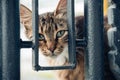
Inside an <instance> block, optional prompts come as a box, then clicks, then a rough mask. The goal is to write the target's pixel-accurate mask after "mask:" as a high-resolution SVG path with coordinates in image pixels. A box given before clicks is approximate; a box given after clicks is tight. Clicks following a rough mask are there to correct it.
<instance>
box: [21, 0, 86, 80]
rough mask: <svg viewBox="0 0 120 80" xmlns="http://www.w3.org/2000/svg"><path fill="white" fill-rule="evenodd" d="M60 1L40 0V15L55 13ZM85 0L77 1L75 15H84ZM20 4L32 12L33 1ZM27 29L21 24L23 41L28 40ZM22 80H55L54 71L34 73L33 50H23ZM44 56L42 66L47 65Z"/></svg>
mask: <svg viewBox="0 0 120 80" xmlns="http://www.w3.org/2000/svg"><path fill="white" fill-rule="evenodd" d="M58 2H59V0H39V14H42V13H45V12H53V11H54V10H55V9H56V7H57V4H58ZM83 2H84V0H75V15H76V16H77V15H83V12H84V3H83ZM20 4H23V5H25V6H26V7H28V8H29V9H30V10H31V8H32V1H31V0H20ZM24 31H25V29H24V27H23V25H22V24H21V39H22V40H28V39H27V38H26V36H25V32H24ZM20 57H21V64H20V65H21V80H55V77H54V75H53V74H54V73H53V72H52V71H38V72H36V71H34V70H33V69H32V49H21V56H20ZM46 64H47V63H46V60H45V58H44V57H43V56H41V57H40V65H46Z"/></svg>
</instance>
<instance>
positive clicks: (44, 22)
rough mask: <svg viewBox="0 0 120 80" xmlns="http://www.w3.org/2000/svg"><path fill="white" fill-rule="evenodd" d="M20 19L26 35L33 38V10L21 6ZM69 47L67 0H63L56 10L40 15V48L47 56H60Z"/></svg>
mask: <svg viewBox="0 0 120 80" xmlns="http://www.w3.org/2000/svg"><path fill="white" fill-rule="evenodd" d="M20 19H21V20H20V21H21V23H23V24H24V26H25V29H26V36H27V37H28V38H29V39H30V38H32V11H30V10H29V9H28V8H26V7H25V6H23V5H21V6H20ZM65 47H68V28H67V21H66V0H61V1H60V2H59V4H58V6H57V8H56V10H55V11H54V12H48V13H45V14H41V15H39V50H40V51H41V53H42V54H43V55H45V56H50V57H52V56H58V55H60V54H61V53H62V52H63V51H64V49H65Z"/></svg>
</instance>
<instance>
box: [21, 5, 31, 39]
mask: <svg viewBox="0 0 120 80" xmlns="http://www.w3.org/2000/svg"><path fill="white" fill-rule="evenodd" d="M20 22H21V23H22V24H23V25H24V27H25V30H26V32H25V33H26V36H27V38H29V39H30V38H31V37H32V11H31V10H29V9H28V8H27V7H25V6H24V5H22V4H21V5H20Z"/></svg>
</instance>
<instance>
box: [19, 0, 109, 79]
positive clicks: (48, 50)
mask: <svg viewBox="0 0 120 80" xmlns="http://www.w3.org/2000/svg"><path fill="white" fill-rule="evenodd" d="M66 13H67V11H66V0H60V1H59V4H58V6H57V8H56V10H55V11H53V12H47V13H44V14H41V15H39V52H40V54H43V55H44V56H46V59H48V62H49V64H50V65H52V66H56V65H67V64H68V60H69V59H68V26H67V18H66V16H67V14H66ZM83 19H84V17H83V16H80V17H76V28H75V29H76V38H82V37H83V36H82V34H80V33H82V32H83ZM20 21H21V23H22V24H24V26H25V29H26V32H25V33H26V36H27V37H28V38H29V39H31V38H32V12H31V11H30V10H29V9H28V8H27V7H25V6H23V5H20ZM106 25H107V24H106ZM107 29H108V27H106V30H107ZM76 59H77V65H76V68H75V69H73V70H71V69H67V70H56V71H55V75H56V78H57V80H84V50H83V49H82V48H76Z"/></svg>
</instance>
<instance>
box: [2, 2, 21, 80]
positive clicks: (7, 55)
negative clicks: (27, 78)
mask: <svg viewBox="0 0 120 80" xmlns="http://www.w3.org/2000/svg"><path fill="white" fill-rule="evenodd" d="M19 22H20V21H19V1H17V0H0V80H20V46H19V45H20V34H19V32H20V31H19V30H20V29H19V28H20V27H19V26H20V24H19Z"/></svg>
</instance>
